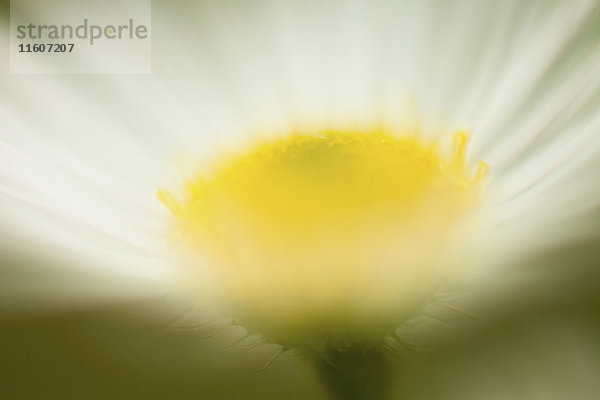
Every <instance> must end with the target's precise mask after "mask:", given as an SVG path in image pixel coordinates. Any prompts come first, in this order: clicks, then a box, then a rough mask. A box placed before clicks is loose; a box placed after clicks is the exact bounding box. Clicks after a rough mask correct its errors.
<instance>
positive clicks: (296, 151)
mask: <svg viewBox="0 0 600 400" xmlns="http://www.w3.org/2000/svg"><path fill="white" fill-rule="evenodd" d="M466 147H467V136H466V134H464V133H462V132H459V133H457V134H456V135H455V138H454V146H453V150H452V154H451V155H450V156H449V157H442V156H441V155H440V154H439V152H438V150H437V143H427V142H425V141H424V140H422V139H419V138H416V137H405V138H402V137H397V136H394V135H392V134H388V133H381V132H374V133H336V132H329V133H324V134H322V135H319V136H315V135H294V136H289V137H287V138H284V139H278V140H274V141H271V142H267V143H262V144H259V145H256V146H255V147H253V148H251V149H250V150H248V151H247V152H245V153H243V154H240V155H235V156H229V157H224V158H223V159H222V160H221V161H220V162H219V163H217V164H216V165H215V168H214V170H213V171H212V172H211V173H208V174H206V176H203V177H199V178H196V179H193V180H188V181H187V182H186V183H185V185H184V188H183V189H184V190H183V195H182V196H181V198H176V197H175V196H173V195H172V194H171V193H170V192H168V191H159V194H158V196H159V199H160V200H161V201H162V202H163V203H164V204H165V205H166V206H167V207H168V208H169V210H170V211H171V213H172V214H173V216H174V217H175V220H176V226H175V229H176V233H177V234H178V237H180V238H182V239H183V240H184V241H185V243H186V244H187V245H188V246H189V247H190V248H191V249H192V250H193V252H194V254H195V256H196V257H197V258H199V259H201V260H202V265H203V267H202V268H205V271H206V273H205V274H204V276H206V277H207V279H208V280H210V282H211V283H210V285H209V288H210V290H211V291H212V292H213V294H214V295H215V296H216V297H217V298H218V299H219V300H220V301H221V302H223V303H224V304H226V306H227V307H229V309H230V310H231V311H232V312H233V313H234V314H236V315H237V316H238V317H239V318H240V319H241V320H242V321H244V322H245V323H246V324H247V325H248V326H250V327H254V328H256V329H257V330H259V331H260V332H262V333H263V334H265V335H266V336H267V337H272V338H273V339H274V340H276V341H279V342H280V343H289V344H297V343H306V342H307V341H310V342H311V345H313V346H320V344H319V343H317V342H319V341H323V342H332V341H333V342H351V341H355V340H364V339H365V338H375V337H380V336H381V335H383V334H385V333H386V330H388V331H389V329H392V328H393V327H394V325H395V324H398V323H399V322H401V321H402V320H404V319H406V318H407V316H409V315H411V313H414V312H415V311H416V310H418V308H419V307H421V306H422V304H423V301H427V299H428V297H429V296H431V294H432V293H433V291H434V290H435V288H436V287H437V286H438V285H439V284H440V281H441V280H442V279H443V278H444V276H445V275H446V268H444V262H443V261H444V257H445V254H447V251H448V250H449V249H450V248H452V247H453V246H454V243H455V242H456V240H458V239H459V237H460V236H461V234H462V233H464V228H465V226H466V224H465V222H466V221H467V220H468V217H469V216H470V215H472V214H473V211H474V210H476V209H477V207H478V205H479V202H480V192H481V190H480V187H481V185H480V184H479V183H480V182H481V180H482V179H483V177H484V176H485V173H486V171H487V165H486V164H485V163H483V162H482V163H480V165H479V169H478V171H477V173H476V174H474V176H473V174H471V173H470V171H469V170H468V168H467V167H466V166H465V153H466Z"/></svg>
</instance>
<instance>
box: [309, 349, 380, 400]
mask: <svg viewBox="0 0 600 400" xmlns="http://www.w3.org/2000/svg"><path fill="white" fill-rule="evenodd" d="M315 367H316V369H317V372H318V374H319V375H320V376H321V378H322V379H323V381H324V383H325V384H326V386H327V387H328V389H329V391H330V393H331V395H332V397H333V398H335V399H340V400H366V399H368V400H387V399H389V397H390V391H391V376H392V374H391V371H390V365H389V360H388V358H387V357H386V355H385V354H384V352H383V349H381V348H380V347H367V348H360V347H359V348H345V349H328V350H326V351H325V352H323V353H320V354H319V356H318V357H316V358H315Z"/></svg>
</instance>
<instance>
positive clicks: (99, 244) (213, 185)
mask: <svg viewBox="0 0 600 400" xmlns="http://www.w3.org/2000/svg"><path fill="white" fill-rule="evenodd" d="M32 12H33V11H32ZM152 13H153V19H152V46H153V48H152V54H153V62H152V73H151V74H148V75H89V76H86V75H10V74H8V72H7V71H4V74H3V78H2V82H1V84H0V113H1V115H0V135H1V140H0V155H1V156H0V213H1V214H2V224H1V225H0V233H1V234H2V237H3V243H2V253H3V254H4V255H5V259H6V260H7V261H5V262H3V263H2V269H1V270H0V273H1V274H2V275H3V276H4V277H5V278H4V279H2V282H1V283H0V288H1V289H2V293H1V294H0V296H1V298H2V302H3V305H2V309H1V311H2V312H4V313H9V314H12V315H13V316H19V315H26V314H31V313H34V314H39V313H40V312H41V311H46V312H51V313H53V314H54V313H56V312H58V311H61V312H62V311H65V310H66V311H73V309H76V308H85V307H86V306H89V305H94V306H97V305H106V304H108V303H115V302H116V303H119V304H120V303H122V302H123V301H141V300H144V299H148V298H159V297H161V296H164V295H165V294H168V295H169V296H173V297H176V298H178V299H180V300H179V301H177V305H176V306H172V305H171V306H168V305H167V306H163V307H162V309H161V310H156V311H155V312H154V314H155V315H154V318H155V319H160V318H161V317H164V316H166V315H169V314H171V313H173V314H176V313H177V312H178V311H180V310H179V309H178V308H179V305H180V304H181V303H182V302H183V303H186V302H188V303H192V304H195V303H196V302H198V303H200V302H201V303H202V304H209V305H210V306H207V307H208V308H209V309H210V311H206V312H204V311H203V312H197V313H192V315H187V316H184V317H181V318H179V319H178V321H177V322H178V323H179V325H176V326H179V327H182V326H183V325H182V324H181V322H182V320H185V321H186V323H189V324H190V325H193V326H199V332H200V333H201V335H204V334H206V333H207V332H206V331H207V327H208V328H213V327H214V326H215V325H217V326H218V325H225V326H226V327H229V328H228V329H229V333H231V332H237V333H240V332H241V333H240V335H238V337H237V338H232V337H228V340H230V341H231V340H233V341H234V342H236V343H235V346H234V347H236V346H238V347H239V346H243V345H244V343H245V341H246V340H247V339H248V338H249V337H250V336H254V338H255V339H256V338H257V337H259V338H260V339H257V340H258V341H264V342H266V343H268V344H267V345H266V346H270V347H268V348H269V349H270V350H273V348H274V347H277V349H275V350H274V352H273V354H274V355H275V356H274V357H273V359H272V361H275V358H277V357H279V356H280V355H281V354H283V353H284V352H285V351H287V350H292V352H293V353H294V354H295V355H296V356H297V358H293V357H290V358H289V359H287V361H285V360H284V363H285V365H286V366H289V365H291V364H293V363H295V362H296V361H295V360H297V359H299V360H309V361H310V363H309V364H310V365H311V366H312V367H314V370H315V371H316V375H318V376H319V377H320V378H321V379H322V380H323V382H324V387H326V390H327V392H324V393H328V395H331V396H333V397H335V398H388V397H389V398H400V396H402V394H404V395H405V396H407V398H415V397H414V396H417V397H416V398H438V397H441V398H444V393H445V394H448V393H450V394H449V396H450V397H452V396H455V397H456V398H567V396H568V394H571V395H573V394H574V393H577V394H575V398H578V397H577V396H584V394H585V393H586V392H588V391H593V390H596V389H600V388H598V387H597V386H594V384H595V383H594V379H585V377H584V376H583V375H581V374H573V380H568V379H567V380H564V381H563V382H572V381H578V379H581V382H584V384H583V387H582V389H581V390H580V391H579V392H569V391H564V392H561V390H562V387H559V386H551V387H552V388H553V389H552V391H551V393H549V392H548V391H547V390H548V388H545V387H543V385H540V384H539V382H540V381H541V380H540V379H539V377H531V379H528V378H523V379H524V380H525V381H530V382H533V383H532V384H531V385H530V386H528V388H527V389H526V390H525V389H524V390H522V391H520V392H519V391H514V392H513V391H509V390H505V389H506V388H505V387H503V386H494V385H488V386H485V387H484V386H481V387H479V386H477V385H471V386H470V385H468V384H466V383H464V382H467V383H468V381H469V380H468V379H458V380H457V381H454V382H449V383H444V379H443V378H440V376H442V375H444V373H445V372H444V371H448V368H450V367H449V366H448V365H447V364H445V363H447V362H450V361H448V360H453V359H454V360H457V361H456V363H457V364H460V365H461V366H462V367H461V368H463V369H464V371H471V369H469V367H470V366H473V365H475V364H477V362H481V359H477V357H475V356H473V355H472V354H473V353H469V352H467V351H466V350H464V349H465V348H469V346H468V345H464V344H461V343H462V342H461V339H464V338H467V339H466V340H467V341H470V340H471V338H477V339H478V340H480V341H481V342H482V343H485V342H486V341H493V340H496V339H494V338H495V337H496V336H495V335H497V334H498V332H502V328H498V326H502V323H500V322H498V321H505V320H506V319H510V318H509V317H510V316H515V315H516V316H520V315H523V316H525V315H530V314H529V313H528V312H526V311H525V309H526V308H527V307H530V308H531V309H537V308H536V307H541V308H543V307H542V306H541V305H547V304H554V303H548V301H549V300H548V299H552V298H554V299H555V300H554V301H555V304H567V303H569V304H575V303H576V302H571V300H570V299H572V297H569V296H558V295H557V291H558V290H564V288H567V287H571V286H569V285H570V283H569V282H574V281H575V282H578V283H581V284H583V283H587V285H588V286H587V287H588V288H589V287H592V288H595V287H596V284H595V283H596V279H597V276H596V275H594V274H592V273H589V269H587V267H588V266H591V265H593V263H594V262H595V259H597V256H598V252H597V251H596V250H594V249H592V250H589V251H587V250H586V252H584V251H583V250H582V251H575V254H576V255H578V256H579V259H580V261H577V263H576V264H577V265H581V267H577V268H574V267H572V263H574V261H572V260H573V257H572V253H569V252H568V251H567V250H564V251H557V250H556V249H563V248H565V247H566V246H567V245H572V244H577V243H589V242H592V243H596V242H597V239H598V237H599V236H598V226H600V225H598V209H599V207H600V192H599V191H598V187H597V185H596V180H597V173H598V171H599V169H600V161H599V160H600V157H599V156H600V140H599V139H598V132H599V131H600V113H599V112H598V111H597V110H598V105H599V103H598V101H599V100H598V99H599V94H600V40H599V39H600V30H599V29H598V27H599V26H600V3H599V2H598V1H595V0H590V1H586V0H577V1H566V0H564V1H563V0H557V1H545V0H539V1H529V2H520V1H503V2H493V1H491V0H490V1H479V2H475V1H469V0H453V1H437V0H435V1H391V0H390V1H388V0H383V1H376V2H367V1H358V0H356V1H354V0H353V1H344V2H341V1H333V0H332V1H325V2H317V1H312V0H311V1H304V2H301V1H295V2H281V1H276V0H256V1H254V0H253V1H249V2H241V1H235V0H226V1H219V2H215V1H201V2H194V3H186V2H177V3H176V4H173V2H155V3H154V4H153V10H152ZM2 23H3V24H6V23H7V20H6V16H5V19H4V20H3V22H2ZM6 35H7V34H6V33H4V35H3V36H2V37H1V38H0V40H1V41H2V47H3V48H4V49H6V48H8V46H9V39H8V36H6ZM157 192H158V196H157ZM157 197H158V198H157ZM592 247H593V246H592ZM575 248H576V247H575ZM551 251H556V252H557V256H556V258H555V260H556V261H555V263H556V265H557V267H554V266H552V265H551V263H549V262H545V263H544V265H543V266H542V267H540V265H538V264H539V263H538V262H534V261H532V260H536V258H535V257H538V256H539V255H544V254H547V253H549V252H551ZM561 254H562V255H564V257H565V258H562V257H561ZM566 257H569V261H565V260H566ZM553 258H554V257H553ZM582 273H585V274H588V275H587V276H586V278H581V274H582ZM586 281H587V282H586ZM590 291H591V290H590V289H585V290H583V289H582V293H581V298H585V299H589V298H594V297H593V296H592V295H588V294H586V293H583V292H590ZM516 292H517V293H516ZM590 296H592V297H590ZM190 298H191V300H190ZM181 299H185V300H181ZM583 303H584V304H585V301H583ZM213 307H215V308H213ZM215 309H216V310H218V311H215ZM520 313H522V314H520ZM209 314H210V316H209ZM215 316H216V320H213V318H215ZM507 316H508V317H507ZM481 318H483V319H484V320H487V321H488V322H487V324H486V323H484V322H481V321H476V322H474V321H472V320H474V319H477V320H479V319H481ZM229 320H231V321H232V323H229V322H227V321H229ZM584 320H585V321H587V322H589V323H590V324H592V325H593V322H592V321H593V318H589V319H584ZM488 324H489V325H488ZM596 324H597V322H596ZM573 326H575V325H573ZM486 327H487V328H486ZM492 327H493V328H492ZM569 327H570V325H569ZM496 328H497V329H496ZM553 329H566V328H565V325H560V324H555V325H553ZM208 330H209V331H210V329H208ZM567 331H568V332H567ZM575 331H576V329H575V328H573V331H571V330H569V329H566V330H565V332H566V333H565V335H563V336H561V337H560V339H556V340H555V342H557V343H564V345H565V346H570V345H571V344H572V343H575V342H576V341H578V340H586V341H585V343H584V344H583V345H582V346H581V347H577V349H579V351H583V352H584V353H585V350H589V349H596V350H597V349H598V348H600V346H599V343H598V341H597V340H594V334H590V333H589V332H593V333H597V332H598V330H597V327H596V328H589V329H587V328H586V329H584V333H585V334H578V333H577V332H575ZM215 333H219V331H215ZM230 336H231V335H230ZM233 336H235V333H234V334H233ZM525 336H527V335H525ZM553 340H554V339H553ZM561 340H562V341H561ZM250 342H252V340H250ZM255 342H256V341H255ZM450 342H453V343H455V344H454V345H453V346H455V347H452V346H450V347H448V346H446V347H445V348H446V349H448V348H449V349H450V350H445V351H436V352H433V353H432V354H433V355H431V356H428V357H434V361H428V362H426V367H419V366H415V367H414V368H407V367H406V366H405V365H404V364H403V363H404V362H405V360H407V359H411V357H414V355H411V353H410V352H411V351H416V352H417V354H422V353H421V350H423V351H426V350H432V349H438V348H440V347H441V348H444V343H446V344H447V343H450ZM252 343H254V342H252ZM456 343H458V344H456ZM497 343H501V342H497ZM251 345H252V344H251ZM469 345H471V346H472V347H473V348H476V347H477V346H476V345H473V344H472V343H470V344H469ZM512 345H513V343H511V342H510V340H507V341H506V343H503V344H501V348H502V349H508V348H510V347H511V346H512ZM581 349H583V350H581ZM270 350H269V351H270ZM211 351H214V349H213V350H211ZM236 351H237V350H236ZM238 353H239V352H237V353H234V354H238ZM261 354H263V353H261ZM427 354H429V353H427ZM482 354H484V355H488V356H489V357H490V360H495V358H494V354H492V352H482ZM537 354H544V355H548V354H550V355H549V356H548V357H549V358H548V359H546V358H543V357H542V358H543V361H540V363H541V364H543V365H548V364H551V363H552V360H551V358H552V357H551V355H552V354H554V353H550V352H548V351H547V349H546V348H541V350H537ZM592 354H594V353H593V352H592ZM240 357H246V358H245V359H246V360H247V359H248V358H247V356H240ZM436 357H437V358H436ZM213 358H215V357H213ZM396 358H399V359H400V362H399V365H400V366H398V364H397V363H396V361H394V359H396ZM482 359H483V360H484V361H485V357H483V356H482ZM578 360H579V361H577V362H579V364H578V365H581V366H582V368H588V369H590V370H595V371H598V370H600V365H598V363H597V361H594V357H593V356H585V357H584V356H582V357H581V359H578ZM574 362H575V361H574ZM217 364H218V363H217ZM269 364H270V363H269ZM517 364H518V368H519V371H520V372H521V373H522V374H524V375H525V376H526V375H527V371H531V367H529V368H528V367H527V365H529V364H526V363H525V362H521V361H519V362H518V363H517ZM293 365H296V364H293ZM301 365H302V366H303V364H301ZM215 368H223V367H222V366H219V367H217V366H215ZM271 368H272V369H276V368H277V363H275V364H273V366H272V367H271ZM296 368H298V369H301V368H300V367H298V366H296ZM515 368H516V367H515ZM457 371H458V370H457ZM223 373H224V374H226V373H227V371H226V369H225V371H224V372H223ZM232 374H233V373H232ZM428 374H429V375H428ZM472 374H473V376H482V377H485V373H484V372H482V371H481V370H478V369H477V367H476V366H475V367H473V370H472ZM457 375H460V374H459V373H458V372H457ZM397 376H401V377H403V378H402V379H403V380H402V381H401V382H400V383H398V382H397V380H398V379H400V378H397ZM427 376H432V377H435V379H438V380H439V381H440V387H443V388H444V389H443V391H440V392H435V390H434V389H431V390H430V389H429V388H428V387H427V384H426V383H423V379H424V378H423V377H427ZM407 377H408V378H407ZM410 377H413V378H414V382H416V383H412V384H411V383H407V380H408V379H409V378H410ZM262 379H263V382H264V385H269V380H268V379H267V378H264V377H263V378H262ZM289 379H291V378H289ZM302 379H309V378H302ZM484 380H485V379H484ZM463 383H464V384H463ZM157 385H158V384H157ZM444 385H445V386H444ZM596 385H597V384H596ZM292 386H293V385H292ZM309 386H310V385H309ZM397 386H398V387H399V388H398V387H397ZM16 390H17V389H15V391H16ZM28 390H33V389H28ZM98 390H102V389H101V388H99V389H98ZM227 390H230V389H224V391H223V392H222V393H229V396H231V393H233V392H227ZM255 390H256V391H255V392H253V393H255V394H256V396H257V397H260V396H264V394H265V393H267V392H265V391H264V390H266V389H263V391H262V392H261V391H260V390H258V389H255ZM306 390H307V393H309V392H310V393H311V394H307V393H304V394H303V393H302V392H297V393H292V394H290V396H291V397H293V396H297V397H298V398H303V396H304V398H306V396H309V397H311V396H317V395H319V394H314V393H312V392H311V390H313V389H311V388H310V387H308V388H307V389H306ZM314 390H317V389H314ZM440 390H441V389H440ZM317 392H318V390H317ZM317 392H315V393H317ZM442 392H443V393H442ZM15 393H16V392H15ZM22 393H32V392H21V394H22ZM104 393H106V392H104ZM128 393H130V392H128ZM579 393H581V394H579ZM130 395H131V394H130ZM246 395H248V393H246ZM321 395H322V394H321ZM131 396H134V397H135V396H141V395H140V394H139V393H137V394H134V395H131ZM219 396H221V395H219V394H216V395H215V396H214V397H215V398H218V397H219ZM222 396H227V395H225V394H222ZM234 396H242V394H236V395H234ZM248 396H250V397H252V395H251V394H250V395H248ZM271 396H272V394H271ZM290 396H288V397H290ZM418 396H421V397H418ZM494 396H497V397H494ZM100 397H102V396H100Z"/></svg>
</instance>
